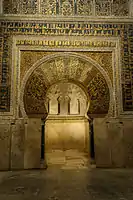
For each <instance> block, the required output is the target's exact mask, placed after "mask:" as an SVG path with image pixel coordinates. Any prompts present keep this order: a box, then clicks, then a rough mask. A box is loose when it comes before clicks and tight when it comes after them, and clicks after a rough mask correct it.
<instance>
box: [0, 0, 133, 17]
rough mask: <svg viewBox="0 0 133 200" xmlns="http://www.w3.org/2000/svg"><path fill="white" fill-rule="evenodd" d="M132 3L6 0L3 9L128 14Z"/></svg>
mask: <svg viewBox="0 0 133 200" xmlns="http://www.w3.org/2000/svg"><path fill="white" fill-rule="evenodd" d="M130 4H131V5H132V2H130ZM130 4H129V0H102V1H101V0H19V1H18V0H13V1H12V0H4V1H3V11H4V13H5V14H32V15H38V14H39V15H40V14H41V15H45V16H47V15H48V16H49V15H51V16H53V15H54V16H57V15H60V16H61V15H62V16H73V15H78V16H94V15H95V14H96V16H114V15H115V16H127V15H129V7H130ZM94 10H95V12H94Z"/></svg>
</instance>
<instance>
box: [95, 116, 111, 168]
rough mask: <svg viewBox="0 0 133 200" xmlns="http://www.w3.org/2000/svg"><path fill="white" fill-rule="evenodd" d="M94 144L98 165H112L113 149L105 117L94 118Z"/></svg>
mask: <svg viewBox="0 0 133 200" xmlns="http://www.w3.org/2000/svg"><path fill="white" fill-rule="evenodd" d="M94 146H95V161H96V166H97V167H110V166H111V149H110V144H109V140H108V133H107V123H106V121H105V120H104V119H103V118H101V119H100V118H99V119H98V118H97V119H95V120H94Z"/></svg>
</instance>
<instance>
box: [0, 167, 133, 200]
mask: <svg viewBox="0 0 133 200" xmlns="http://www.w3.org/2000/svg"><path fill="white" fill-rule="evenodd" d="M0 200H133V170H129V169H128V170H127V169H113V170H112V169H95V168H91V169H76V170H74V169H64V170H62V169H57V168H48V169H47V170H39V171H36V170H33V171H16V172H0Z"/></svg>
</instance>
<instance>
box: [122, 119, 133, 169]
mask: <svg viewBox="0 0 133 200" xmlns="http://www.w3.org/2000/svg"><path fill="white" fill-rule="evenodd" d="M123 124H124V133H123V137H124V144H125V158H126V159H125V165H126V167H133V119H125V120H124V121H123Z"/></svg>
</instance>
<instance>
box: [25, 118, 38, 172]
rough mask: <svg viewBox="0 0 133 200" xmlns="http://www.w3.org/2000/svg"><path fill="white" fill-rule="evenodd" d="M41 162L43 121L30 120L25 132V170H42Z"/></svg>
mask: <svg viewBox="0 0 133 200" xmlns="http://www.w3.org/2000/svg"><path fill="white" fill-rule="evenodd" d="M40 160H41V120H40V119H37V118H30V119H28V123H27V125H26V130H25V154H24V168H25V169H33V168H40Z"/></svg>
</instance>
